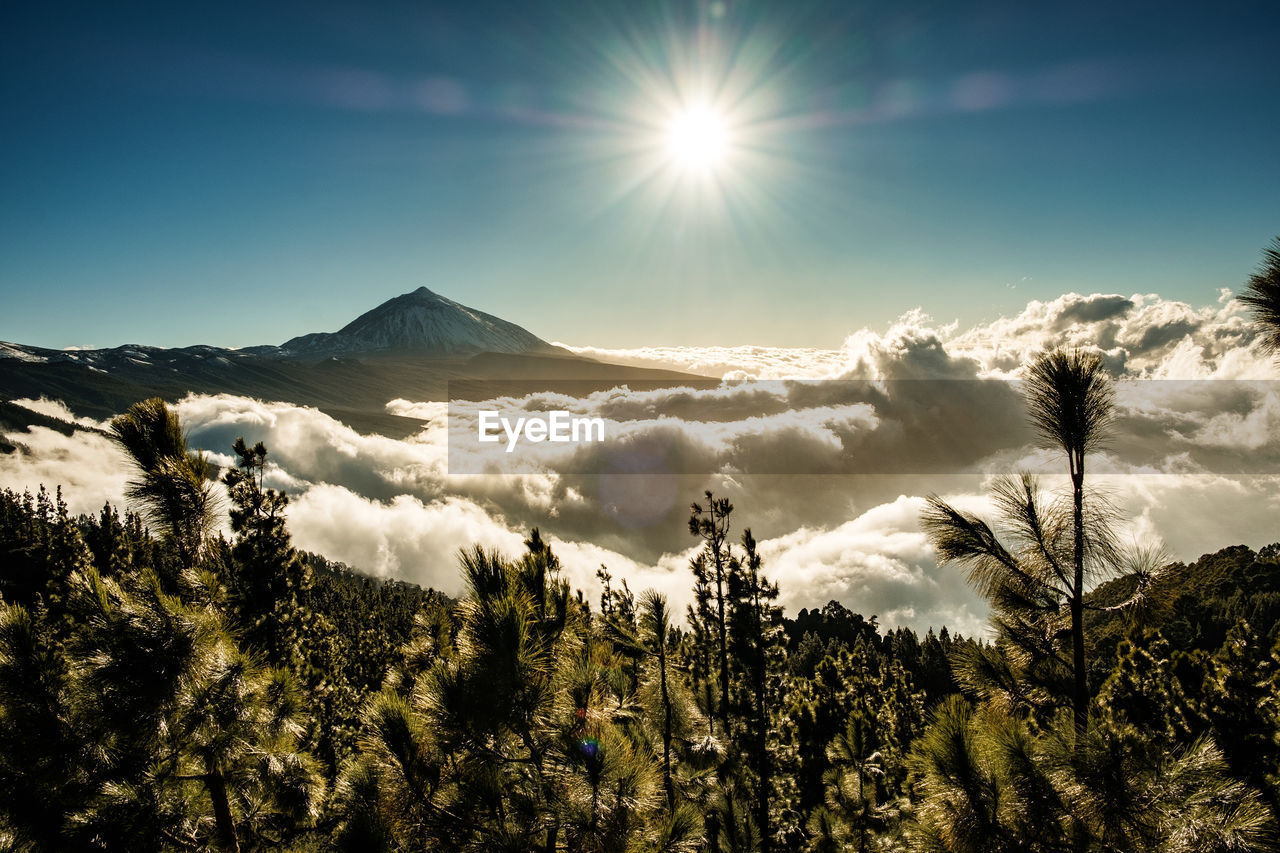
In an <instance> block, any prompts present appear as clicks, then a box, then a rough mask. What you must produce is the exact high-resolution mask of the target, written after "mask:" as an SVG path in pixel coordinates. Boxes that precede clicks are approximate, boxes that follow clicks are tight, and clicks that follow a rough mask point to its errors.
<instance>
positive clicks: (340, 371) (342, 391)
mask: <svg viewBox="0 0 1280 853" xmlns="http://www.w3.org/2000/svg"><path fill="white" fill-rule="evenodd" d="M474 380H481V381H482V382H483V383H484V384H482V385H481V386H479V387H480V388H482V389H484V390H485V391H488V392H491V393H498V392H499V391H500V390H501V389H503V388H506V389H507V391H504V392H503V393H513V394H515V393H518V394H526V393H529V392H530V391H532V390H565V391H566V393H569V392H572V391H577V392H582V391H586V390H593V389H601V390H602V389H605V388H610V387H613V386H614V385H617V384H619V383H624V382H625V383H627V384H628V385H629V386H630V387H631V388H633V389H640V388H644V387H657V386H660V385H669V384H672V383H677V382H678V383H680V384H692V385H696V386H699V387H701V386H703V385H706V386H707V387H714V386H715V385H716V384H717V382H716V380H710V379H707V378H706V377H702V376H693V375H690V374H685V373H678V372H675V371H670V370H652V369H647V368H639V367H626V366H622V365H616V364H608V363H606V362H600V361H596V360H595V359H590V358H585V357H582V356H577V355H574V354H572V353H570V352H568V351H566V350H563V349H560V348H559V347H555V346H552V345H551V344H549V343H547V342H546V341H544V340H542V339H541V338H539V337H537V336H536V335H534V334H533V333H531V332H529V331H527V330H525V329H523V328H521V327H520V326H517V325H516V324H514V323H511V322H508V321H506V320H502V319H500V318H498V317H494V316H492V315H489V314H485V313H483V312H481V311H476V310H474V309H472V308H468V307H466V306H465V305H460V304H459V303H457V302H454V301H453V300H451V299H446V298H445V297H443V296H440V295H438V294H436V293H432V292H431V291H430V290H428V289H427V288H425V287H422V288H419V289H418V290H415V291H413V292H412V293H406V294H404V295H403V296H397V297H395V298H394V299H391V300H389V301H387V302H384V303H383V304H381V305H379V306H378V307H377V308H374V309H373V310H372V311H368V312H366V313H364V314H362V315H360V316H359V317H357V318H356V319H355V320H353V321H351V322H350V323H348V324H347V325H346V326H344V327H342V329H340V330H339V331H337V332H321V333H316V334H309V335H302V336H301V337H297V338H293V339H292V340H290V341H288V342H286V343H285V344H283V345H282V346H269V345H267V346H256V347H247V348H244V349H226V348H222V347H214V346H190V347H181V348H174V349H165V348H161V347H151V346H143V345H140V344H129V345H126V346H120V347H113V348H111V349H97V350H55V349H45V348H41V347H32V346H24V345H22V344H16V343H5V342H2V341H0V401H5V400H18V399H23V398H38V397H48V398H49V399H53V400H61V401H62V402H64V403H66V404H67V406H68V407H70V408H71V410H72V411H73V412H75V413H76V414H77V415H81V416H87V417H92V418H107V417H110V416H112V415H114V414H118V413H120V412H123V411H124V410H125V409H126V408H128V407H129V406H130V405H131V404H133V403H135V402H137V401H139V400H145V399H147V398H148V397H163V398H164V399H166V400H179V399H181V398H182V397H184V396H186V395H187V394H188V393H196V394H236V395H240V396H246V397H257V398H259V399H263V400H279V401H283V402H289V403H297V404H299V405H305V406H314V407H316V408H318V409H320V410H321V411H323V412H325V413H327V414H329V415H331V416H333V417H334V418H337V419H338V420H341V421H342V422H343V423H345V424H347V425H348V426H350V427H353V428H354V429H357V430H362V431H366V432H376V433H380V434H383V435H389V436H392V437H401V436H405V435H411V434H413V433H415V432H417V431H418V430H419V429H421V426H422V425H421V423H420V422H419V421H417V420H415V419H412V418H403V417H398V416H395V415H390V414H387V411H386V405H387V403H388V401H390V400H393V399H396V398H397V397H403V398H405V399H409V400H420V401H430V400H445V399H447V398H448V390H449V387H450V383H458V382H464V381H465V382H470V381H474ZM495 383H497V384H495ZM565 383H568V385H566V384H565ZM6 412H7V415H6V418H7V419H0V435H3V434H4V432H5V430H7V429H10V428H15V427H17V426H20V425H21V424H18V423H17V421H19V420H24V419H25V422H26V424H27V425H44V424H38V423H36V422H35V421H34V420H33V419H32V418H31V417H29V416H28V415H27V414H24V413H27V412H28V410H26V409H23V408H21V407H13V408H12V410H11V411H10V410H9V409H5V410H4V411H2V412H0V414H5V413H6ZM4 450H5V446H4V444H3V442H2V441H0V452H4Z"/></svg>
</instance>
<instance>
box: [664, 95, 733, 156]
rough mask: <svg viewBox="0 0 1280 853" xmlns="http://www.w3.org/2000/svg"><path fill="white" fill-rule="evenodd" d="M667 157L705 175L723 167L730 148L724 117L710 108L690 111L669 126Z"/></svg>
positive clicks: (679, 115) (692, 108)
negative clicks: (705, 172) (718, 167)
mask: <svg viewBox="0 0 1280 853" xmlns="http://www.w3.org/2000/svg"><path fill="white" fill-rule="evenodd" d="M666 143H667V153H668V154H669V155H670V156H671V158H672V159H673V160H674V161H675V162H676V163H678V164H679V165H681V166H683V167H685V168H688V169H696V170H701V171H707V170H711V169H714V168H716V167H717V166H719V165H720V164H721V163H722V162H723V161H724V158H725V154H726V152H727V151H728V148H729V131H728V128H727V126H726V123H725V120H724V117H723V116H721V115H720V114H718V113H717V112H715V111H714V110H712V109H709V108H707V107H690V108H687V109H685V110H684V111H683V112H680V113H678V114H677V115H675V116H673V117H672V119H671V121H670V123H669V124H668V125H667V135H666Z"/></svg>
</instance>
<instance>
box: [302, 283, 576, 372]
mask: <svg viewBox="0 0 1280 853" xmlns="http://www.w3.org/2000/svg"><path fill="white" fill-rule="evenodd" d="M554 349H555V347H552V346H551V344H549V343H547V342H546V341H544V340H542V339H541V338H539V337H538V336H537V335H534V334H533V333H532V332H529V331H527V330H525V329H523V328H521V327H520V326H517V325H516V324H515V323H510V322H508V321H506V320H503V319H501V318H498V317H494V316H493V315H492V314H486V313H484V312H483V311H476V310H475V309H473V308H468V307H467V306H465V305H461V304H459V303H457V302H454V301H453V300H452V299H446V298H445V297H443V296H441V295H439V294H438V293H433V292H432V291H430V290H428V289H427V288H425V287H419V288H418V289H417V290H415V291H413V292H412V293H406V294H404V295H402V296H397V297H395V298H394V299H390V300H388V301H386V302H384V303H382V304H381V305H379V306H378V307H377V308H374V309H373V310H372V311H367V312H365V313H364V314H361V315H360V316H359V317H357V318H356V319H354V320H352V321H351V322H350V323H348V324H347V325H345V326H343V327H342V328H341V329H340V330H339V331H337V332H317V333H313V334H309V335H302V336H300V337H297V338H293V339H292V340H289V341H286V342H285V343H284V345H282V346H281V347H280V348H279V351H278V353H277V355H279V356H284V357H308V356H310V357H314V356H321V357H324V356H334V355H353V354H357V353H373V352H387V351H404V352H408V351H414V352H423V353H430V354H432V355H443V356H449V355H463V354H468V353H477V352H504V353H524V352H550V351H553V350H554Z"/></svg>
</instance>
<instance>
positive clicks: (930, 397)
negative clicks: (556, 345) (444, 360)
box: [0, 291, 1280, 634]
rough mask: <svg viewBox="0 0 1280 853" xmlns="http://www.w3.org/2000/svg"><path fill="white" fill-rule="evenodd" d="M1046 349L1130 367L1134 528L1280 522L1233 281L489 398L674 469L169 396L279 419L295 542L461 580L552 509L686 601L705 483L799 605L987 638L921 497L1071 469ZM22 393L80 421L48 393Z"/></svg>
mask: <svg viewBox="0 0 1280 853" xmlns="http://www.w3.org/2000/svg"><path fill="white" fill-rule="evenodd" d="M1054 345H1081V346H1090V347H1097V348H1098V349H1100V350H1101V351H1102V353H1103V356H1104V359H1105V361H1106V364H1107V366H1108V368H1109V369H1110V370H1111V371H1112V373H1113V374H1114V375H1115V376H1116V377H1117V378H1118V379H1120V380H1121V381H1120V382H1119V385H1118V392H1119V398H1118V403H1119V413H1118V414H1119V417H1118V420H1117V425H1116V436H1115V439H1114V440H1113V442H1112V443H1111V444H1110V445H1109V446H1108V447H1107V448H1105V449H1104V450H1103V451H1102V453H1101V454H1099V455H1098V457H1097V458H1096V459H1094V460H1093V461H1092V463H1091V466H1092V467H1091V470H1092V471H1095V472H1097V476H1096V477H1094V478H1093V480H1094V482H1095V484H1096V485H1097V486H1098V487H1099V488H1101V489H1103V490H1105V491H1106V492H1107V494H1108V496H1109V498H1110V499H1111V500H1112V501H1113V502H1114V503H1115V504H1116V505H1117V506H1119V507H1120V508H1121V509H1122V511H1123V513H1124V518H1125V519H1126V520H1125V522H1124V524H1123V525H1122V528H1121V536H1122V537H1123V538H1125V539H1127V540H1133V541H1134V542H1138V543H1147V542H1151V541H1153V540H1156V539H1159V540H1160V541H1162V542H1163V543H1165V545H1166V546H1167V548H1168V550H1169V551H1170V552H1171V553H1172V554H1173V555H1174V556H1176V557H1177V558H1178V559H1182V560H1191V559H1194V558H1196V557H1197V556H1199V555H1200V554H1202V553H1205V552H1209V551H1213V550H1217V549H1218V548H1220V547H1224V546H1226V545H1231V544H1236V543H1245V544H1248V545H1250V546H1252V547H1255V548H1256V547H1259V546H1261V545H1263V544H1266V543H1268V542H1271V541H1272V540H1275V539H1280V535H1277V533H1276V531H1274V530H1273V527H1272V519H1274V518H1275V517H1276V509H1277V504H1278V503H1280V477H1277V476H1276V473H1277V472H1280V442H1278V441H1277V440H1276V439H1277V437H1280V383H1277V382H1275V380H1276V379H1277V378H1280V376H1278V375H1277V374H1278V369H1277V365H1276V363H1275V361H1274V359H1273V358H1272V357H1270V356H1268V355H1266V354H1264V353H1263V352H1262V351H1261V349H1260V347H1259V343H1258V340H1257V336H1256V334H1255V331H1254V329H1253V328H1252V326H1251V324H1250V322H1249V321H1248V318H1247V316H1246V314H1245V313H1244V312H1243V310H1242V308H1241V306H1240V305H1239V303H1237V302H1236V301H1234V300H1233V299H1232V298H1231V297H1230V294H1229V293H1227V292H1225V291H1224V293H1223V295H1222V298H1221V299H1220V300H1219V301H1218V302H1217V303H1216V304H1214V305H1209V306H1200V307H1196V306H1192V305H1189V304H1186V303H1183V302H1174V301H1169V300H1164V299H1161V298H1159V297H1158V296H1155V295H1151V294H1146V295H1133V296H1127V297H1126V296H1120V295H1114V294H1093V295H1087V296H1085V295H1078V294H1068V295H1065V296H1062V297H1060V298H1058V299H1055V300H1053V301H1050V302H1038V301H1037V302H1031V303H1030V304H1028V305H1027V307H1026V308H1025V309H1024V310H1023V311H1022V312H1020V313H1019V314H1018V315H1017V316H1014V317H1009V318H1001V319H999V320H996V321H994V322H992V323H987V324H983V325H980V326H975V327H971V328H963V329H962V328H960V327H959V326H958V325H957V324H945V325H940V324H937V323H935V322H934V321H932V320H931V319H930V318H929V317H928V316H927V315H925V314H924V313H923V312H922V311H919V310H916V311H912V312H909V313H907V314H905V315H903V316H902V317H901V318H899V319H898V320H897V321H896V322H894V323H892V324H890V326H889V327H888V328H887V329H885V330H882V331H876V330H872V329H862V330H859V331H857V332H855V333H853V334H852V335H850V336H849V338H848V339H847V341H846V342H845V345H844V347H843V348H841V349H838V350H816V349H779V348H768V347H709V348H698V347H647V348H641V349H635V350H608V349H599V348H594V347H576V346H575V347H569V348H570V349H572V350H574V351H576V352H579V353H581V354H583V355H587V356H592V357H596V358H600V359H602V360H606V361H610V362H615V363H622V364H631V365H639V366H645V367H663V368H671V369H678V370H682V371H686V372H690V373H698V374H701V375H704V376H711V377H715V378H719V379H724V380H727V381H726V382H724V383H723V384H721V385H720V386H719V387H716V388H691V387H672V388H665V389H658V390H648V391H644V392H631V391H628V390H625V389H614V390H611V391H595V392H593V393H589V394H585V393H584V394H582V395H579V396H573V395H566V394H558V395H548V394H531V395H527V396H525V397H508V398H505V399H502V400H501V401H499V402H498V403H495V406H497V405H499V404H500V406H501V408H502V409H503V411H505V412H520V411H528V412H534V411H545V410H546V409H548V408H557V409H563V410H567V411H572V412H575V413H581V414H586V415H598V416H602V417H607V418H609V419H610V422H611V423H620V424H624V425H625V428H626V442H627V446H628V447H631V448H633V449H634V451H635V453H634V458H635V459H640V460H642V461H643V460H645V459H651V458H652V454H650V455H649V456H646V455H645V454H646V448H653V447H659V448H661V449H662V451H663V453H664V454H666V455H665V456H663V457H662V458H671V457H670V454H671V452H672V449H673V448H674V449H675V450H676V451H678V457H679V459H680V460H681V464H680V466H679V467H678V470H675V471H674V472H673V471H672V470H670V469H664V468H663V467H662V465H644V464H640V465H627V464H617V459H616V458H613V459H611V460H603V461H602V460H601V459H596V458H591V456H590V455H591V454H599V453H601V452H603V451H602V450H601V449H600V448H593V447H588V446H577V447H568V448H566V447H557V448H554V449H552V448H550V447H548V449H547V452H546V453H543V454H540V455H538V456H536V457H525V458H524V460H523V461H522V463H521V466H522V467H520V466H518V467H513V468H511V469H508V470H505V471H502V472H501V473H491V474H484V475H459V474H457V473H456V471H457V470H458V466H457V464H456V463H457V460H456V458H455V459H452V460H451V458H450V454H449V435H450V429H455V430H456V429H469V428H471V427H470V424H467V423H462V424H459V423H457V422H456V420H457V419H456V418H455V422H454V423H450V419H449V417H448V414H449V407H448V404H447V403H445V402H442V401H412V400H391V401H388V403H387V407H386V408H387V411H388V412H389V413H392V414H397V415H402V416H407V417H413V418H418V419H420V420H421V421H422V422H423V425H422V429H421V431H420V432H418V433H417V434H415V435H413V436H411V437H409V438H406V439H402V440H399V439H393V438H388V437H385V436H380V435H364V434H360V433H358V432H357V431H355V430H353V429H351V428H349V427H347V426H346V425H344V424H343V423H341V422H339V421H337V420H335V419H334V418H332V417H330V416H328V415H326V414H324V413H323V412H320V411H318V410H316V409H312V408H307V407H302V406H297V405H293V404H289V403H283V402H270V401H260V400H253V399H248V398H243V397H237V396H232V395H217V396H189V397H187V398H186V399H184V400H182V401H180V402H179V403H178V404H177V408H178V412H179V414H180V415H181V417H182V420H183V422H184V424H185V425H186V427H187V429H188V430H189V433H190V437H191V441H192V443H193V444H194V445H195V446H198V447H200V448H203V449H205V450H207V451H208V452H209V453H211V454H212V455H213V458H214V460H215V461H216V462H218V463H219V464H223V465H229V464H231V462H232V459H231V456H230V446H231V443H232V442H233V441H234V440H235V438H236V437H238V436H241V435H243V436H244V437H245V438H247V439H248V440H250V441H258V440H261V441H264V442H265V443H266V445H267V447H268V449H269V451H270V459H271V467H270V476H269V484H270V485H272V486H275V487H277V488H282V489H285V490H286V491H288V492H289V494H290V496H291V504H290V508H289V525H290V529H291V531H292V532H293V535H294V539H295V542H296V544H297V545H298V546H299V547H301V548H304V549H307V550H311V551H316V552H318V553H321V554H324V555H325V556H327V557H329V558H331V559H335V560H340V561H343V562H345V563H348V564H349V565H351V566H354V567H357V568H359V569H362V570H364V571H367V572H370V573H373V574H376V575H381V576H387V577H397V578H402V579H405V580H411V581H415V582H417V583H421V584H424V585H429V586H434V587H437V588H440V589H442V590H444V591H446V592H450V593H456V592H458V591H459V587H460V584H459V577H458V573H457V558H456V555H457V551H458V549H459V548H460V547H464V546H470V545H472V544H480V545H483V546H485V547H487V548H496V549H498V550H500V551H503V552H505V553H507V554H513V555H514V554H516V553H518V552H519V550H520V548H521V540H522V539H523V538H524V536H525V535H526V533H527V531H528V529H529V528H530V527H532V526H535V525H537V526H539V527H540V528H541V529H542V531H543V533H544V535H545V536H547V537H548V538H549V539H550V541H551V542H552V543H553V546H554V547H555V550H556V551H557V553H558V554H559V555H560V558H561V560H562V562H563V563H564V564H565V566H566V570H567V572H568V574H569V576H570V578H571V580H572V581H573V582H574V583H575V584H576V585H578V586H579V587H581V588H583V589H584V590H587V591H589V592H591V593H594V590H595V589H596V583H595V579H594V576H595V572H596V569H597V568H598V567H599V566H600V565H602V564H603V565H605V566H607V567H608V568H609V570H610V571H611V572H612V573H613V574H614V575H615V577H622V578H625V579H626V580H627V582H628V584H629V585H630V586H631V588H632V589H633V590H637V591H638V590H640V589H642V588H645V587H655V588H657V589H659V590H661V591H663V592H665V593H666V594H667V595H668V596H669V597H671V599H672V600H673V603H674V604H675V605H676V606H677V607H678V608H683V606H684V605H685V604H686V603H687V602H688V600H689V588H690V583H691V577H690V574H689V571H688V561H689V558H690V557H691V556H692V554H693V552H694V550H695V547H696V545H697V543H696V541H695V540H693V539H692V537H690V536H689V534H688V532H687V527H686V524H685V521H686V517H687V513H688V504H689V503H690V501H692V500H696V499H698V498H700V496H701V494H702V492H703V491H704V490H706V489H711V490H713V491H714V492H716V494H717V495H726V496H728V497H730V498H731V499H732V500H733V502H734V504H735V507H736V510H735V513H734V522H735V527H736V529H737V530H741V529H742V528H743V527H746V526H749V527H751V528H752V529H753V532H754V533H755V536H756V538H757V539H758V540H760V543H761V549H762V551H763V553H764V555H765V558H766V570H767V571H768V573H769V574H770V575H771V576H772V577H773V578H774V579H776V580H777V581H779V583H780V585H781V589H782V600H783V603H784V605H785V606H786V607H787V609H788V611H789V612H791V613H794V612H796V611H797V610H798V609H800V608H801V607H815V606H821V605H823V604H824V603H826V602H827V601H828V600H831V599H837V600H839V601H841V602H843V603H844V604H845V605H846V606H848V607H849V608H851V609H853V610H855V611H858V612H862V613H864V614H867V615H871V614H877V615H878V616H879V617H880V622H881V624H885V625H898V624H901V625H909V626H913V627H916V628H919V629H923V628H925V627H927V626H930V625H933V626H938V625H942V624H946V625H948V626H949V627H951V628H952V630H959V631H962V632H964V633H966V634H972V633H977V632H980V631H981V630H983V626H984V624H985V619H986V609H985V606H984V605H983V603H982V601H981V600H980V599H979V598H978V597H977V596H976V595H975V594H974V593H973V592H972V591H971V590H970V589H969V588H968V586H967V585H966V584H965V582H964V579H963V577H962V575H961V574H960V573H959V572H958V571H957V570H956V569H954V568H951V567H942V568H939V567H938V566H936V565H935V563H934V560H933V557H932V554H931V552H930V549H929V547H928V545H927V543H926V541H925V538H924V536H923V534H922V533H921V531H920V528H919V515H920V511H921V508H922V506H923V501H924V496H925V495H928V494H930V493H938V494H941V495H942V496H943V497H945V498H946V499H948V500H950V501H952V502H954V503H956V504H958V505H961V506H963V507H966V508H972V509H974V510H975V511H980V512H987V511H989V506H988V504H987V502H986V500H985V498H984V497H983V487H984V483H985V482H986V481H987V479H988V478H989V477H990V475H991V474H993V473H999V472H1005V471H1013V470H1017V469H1020V468H1031V469H1034V470H1037V471H1042V472H1047V474H1048V475H1049V476H1048V479H1047V481H1046V482H1047V483H1048V484H1049V485H1053V484H1054V480H1055V478H1056V472H1057V471H1058V470H1059V469H1060V468H1061V463H1060V462H1059V460H1058V459H1057V457H1056V456H1055V455H1054V454H1053V453H1051V452H1049V451H1046V450H1043V449H1040V448H1038V447H1036V446H1035V442H1034V436H1033V434H1032V432H1031V431H1030V429H1029V428H1028V426H1027V424H1026V419H1025V414H1024V412H1023V408H1022V404H1021V400H1020V398H1019V396H1018V387H1017V384H1016V381H1012V380H1016V379H1017V377H1018V374H1019V370H1020V369H1021V367H1022V365H1024V364H1025V363H1027V362H1028V361H1029V360H1030V359H1031V358H1033V357H1034V356H1035V355H1036V354H1037V353H1039V352H1042V351H1043V350H1044V349H1045V348H1047V347H1049V346H1054ZM756 380H761V381H756ZM792 380H803V381H792ZM819 380H820V381H819ZM23 404H24V405H28V406H30V407H32V408H36V409H39V410H41V411H43V412H45V413H48V414H54V415H57V416H60V417H64V418H73V417H74V413H71V412H68V411H67V410H66V408H65V406H62V405H61V404H60V403H58V402H57V401H48V400H35V401H24V402H23ZM6 438H7V439H8V440H9V441H10V442H11V443H14V444H16V445H19V448H20V449H19V452H18V453H17V454H14V455H11V456H9V457H5V458H0V486H8V487H11V488H18V489H23V488H34V487H35V486H37V485H38V484H40V483H44V484H46V485H49V486H53V485H54V484H60V485H61V486H62V487H63V490H64V495H65V497H66V499H67V501H68V503H69V504H70V506H71V508H72V510H73V511H76V512H90V511H94V510H96V509H98V508H100V507H101V505H102V503H103V502H105V501H111V502H114V503H121V502H123V493H124V487H125V482H126V480H127V479H128V476H129V470H128V466H127V464H126V462H125V460H124V459H123V457H122V456H121V454H120V453H119V451H118V450H117V449H116V448H115V447H114V446H113V445H112V444H111V443H110V441H109V440H108V439H107V438H105V437H104V436H102V435H100V434H97V433H92V432H77V433H76V434H74V435H72V436H64V435H62V434H60V433H57V432H54V431H51V430H47V429H41V428H34V429H33V430H32V431H31V433H29V434H28V433H13V434H9V435H7V436H6ZM451 461H452V462H453V463H454V464H453V465H452V466H451V464H450V463H451ZM623 461H624V462H625V461H626V459H624V460H623ZM605 463H608V464H605ZM451 468H452V470H454V471H455V473H452V474H451V473H450V470H451ZM831 471H839V472H840V473H839V474H838V475H832V474H830V473H829V472H831Z"/></svg>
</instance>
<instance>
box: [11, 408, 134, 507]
mask: <svg viewBox="0 0 1280 853" xmlns="http://www.w3.org/2000/svg"><path fill="white" fill-rule="evenodd" d="M4 438H5V439H6V440H7V441H8V442H9V443H10V444H13V445H15V447H16V448H17V449H16V450H15V451H14V452H13V453H10V454H7V455H0V488H7V489H13V490H14V491H18V492H21V491H24V490H28V489H29V490H31V491H35V490H36V489H37V488H39V487H40V486H41V485H44V486H46V487H48V488H49V489H55V488H57V487H59V486H61V487H62V495H63V498H64V500H66V502H67V506H68V508H69V509H70V511H71V512H72V513H73V514H76V515H79V514H86V513H96V512H97V511H98V510H100V509H102V505H103V504H104V503H106V502H107V501H110V502H111V503H113V504H115V505H116V506H123V505H124V491H125V482H126V481H127V480H128V479H129V476H130V470H129V462H128V460H127V459H126V458H125V456H124V453H123V452H121V451H120V450H119V449H118V448H117V447H116V446H115V444H113V443H112V442H111V440H110V439H109V438H107V437H106V436H105V435H101V434H99V433H94V432H83V431H77V432H75V433H73V434H71V435H63V434H62V433H60V432H58V431H56V430H52V429H49V428H47V427H39V426H33V427H31V428H30V430H29V431H28V432H8V433H5V434H4Z"/></svg>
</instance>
